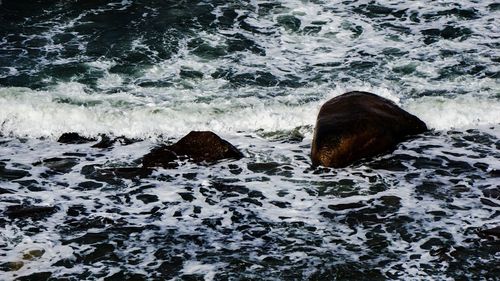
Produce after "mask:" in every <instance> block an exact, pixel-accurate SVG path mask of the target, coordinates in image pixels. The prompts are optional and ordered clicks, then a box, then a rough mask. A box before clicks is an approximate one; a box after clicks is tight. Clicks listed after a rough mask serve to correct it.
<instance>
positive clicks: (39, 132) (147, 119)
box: [0, 81, 500, 137]
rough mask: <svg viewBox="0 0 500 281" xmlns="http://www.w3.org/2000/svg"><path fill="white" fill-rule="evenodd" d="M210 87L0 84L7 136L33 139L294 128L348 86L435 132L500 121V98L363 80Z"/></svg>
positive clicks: (311, 122) (306, 123)
mask: <svg viewBox="0 0 500 281" xmlns="http://www.w3.org/2000/svg"><path fill="white" fill-rule="evenodd" d="M212 86H213V87H215V88H212V89H210V88H208V89H203V88H202V89H199V90H189V89H178V90H176V89H159V88H155V89H135V90H134V91H133V92H119V93H116V94H104V93H103V94H99V93H87V92H89V89H87V88H86V87H85V86H84V85H82V84H79V83H74V82H73V83H64V84H59V85H58V86H57V87H54V88H53V89H52V90H48V91H34V90H30V89H26V88H0V106H1V108H2V109H3V110H2V111H1V112H0V124H1V127H0V129H1V132H2V133H3V134H10V135H14V136H30V137H57V136H58V135H60V134H62V133H64V132H72V131H75V132H79V133H82V134H84V135H89V136H90V135H97V134H100V133H110V134H114V135H125V136H129V137H153V136H157V135H160V134H166V135H169V136H180V135H183V134H185V133H187V132H189V131H190V130H213V131H216V132H221V133H229V134H235V133H237V132H253V131H256V130H264V131H277V130H291V129H293V128H295V127H298V126H311V125H314V123H315V119H316V115H317V112H318V110H319V107H320V106H321V104H323V103H324V102H325V101H327V100H328V99H330V98H332V97H334V96H337V95H340V94H342V93H344V92H347V91H350V90H364V91H370V92H374V93H377V94H379V95H381V96H383V97H385V98H388V99H390V100H393V101H394V102H396V103H397V104H402V106H403V108H405V109H407V110H409V111H410V112H411V113H413V114H415V115H417V116H419V117H420V118H421V119H423V120H424V121H425V122H426V123H427V124H428V125H429V126H430V127H431V128H434V129H438V130H445V129H450V128H470V127H474V126H479V125H489V124H497V123H498V122H499V120H500V102H498V101H496V100H494V99H490V98H487V97H483V96H479V97H478V96H473V95H464V96H459V97H450V98H446V97H423V98H417V99H409V100H405V101H404V102H401V97H400V96H398V95H396V94H395V93H394V91H393V90H389V89H388V88H385V87H372V86H369V85H367V84H359V85H357V86H356V85H351V86H337V87H336V88H333V89H329V88H328V87H326V85H323V86H318V87H316V88H299V89H290V92H289V93H288V94H285V95H283V96H281V97H279V98H273V99H269V98H266V97H265V93H266V91H267V92H271V91H273V90H274V89H267V88H260V89H259V88H242V89H239V90H238V91H237V92H236V93H235V92H231V93H229V90H227V89H226V90H223V89H221V88H219V86H220V85H219V84H217V81H214V84H213V85H212ZM218 91H220V92H218ZM161 93H163V95H162V94H161ZM139 94H140V95H139ZM141 95H142V96H141ZM318 96H321V98H317V97H318ZM309 99H312V101H311V100H309ZM304 100H305V102H304Z"/></svg>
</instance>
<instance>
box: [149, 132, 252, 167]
mask: <svg viewBox="0 0 500 281" xmlns="http://www.w3.org/2000/svg"><path fill="white" fill-rule="evenodd" d="M183 156H184V157H187V158H189V160H191V161H193V162H195V163H201V162H208V163H211V162H215V161H218V160H222V159H228V158H234V159H240V158H242V157H243V154H242V153H241V152H240V151H239V150H238V149H237V148H236V147H234V146H233V145H232V144H230V143H229V142H228V141H226V140H223V139H221V138H220V137H219V136H218V135H216V134H215V133H213V132H210V131H191V132H190V133H189V134H187V135H186V136H185V137H183V138H182V139H180V140H179V141H178V142H177V143H175V144H173V145H169V146H162V147H158V148H155V149H153V150H151V152H150V153H148V154H146V155H145V156H144V158H143V160H142V164H143V167H164V168H175V167H177V164H176V163H175V160H177V159H179V158H180V157H183Z"/></svg>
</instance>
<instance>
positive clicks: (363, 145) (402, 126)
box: [311, 92, 427, 168]
mask: <svg viewBox="0 0 500 281" xmlns="http://www.w3.org/2000/svg"><path fill="white" fill-rule="evenodd" d="M425 131H427V126H426V125H425V123H424V122H423V121H421V120H420V119H418V118H417V117H416V116H413V115H411V114H410V113H408V112H406V111H404V110H403V109H401V108H399V107H398V106H397V105H396V104H395V103H393V102H392V101H389V100H387V99H385V98H382V97H380V96H377V95H374V94H371V93H367V92H349V93H345V94H343V95H340V96H338V97H335V98H333V99H331V100H329V101H327V102H326V103H325V104H324V105H323V106H322V107H321V109H320V111H319V114H318V118H317V121H316V127H315V132H314V137H313V141H312V150H311V159H312V162H313V164H314V165H322V166H326V167H336V168H338V167H345V166H348V165H349V164H352V163H353V162H355V161H357V160H360V159H363V158H368V157H373V156H375V155H378V154H381V153H384V152H387V151H388V150H390V149H393V148H394V147H395V146H396V144H398V143H399V142H401V141H403V140H405V139H406V138H407V137H408V136H411V135H416V134H420V133H423V132H425Z"/></svg>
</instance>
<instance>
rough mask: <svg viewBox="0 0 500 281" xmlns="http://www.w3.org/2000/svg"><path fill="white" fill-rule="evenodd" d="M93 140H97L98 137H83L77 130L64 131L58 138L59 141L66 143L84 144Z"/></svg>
mask: <svg viewBox="0 0 500 281" xmlns="http://www.w3.org/2000/svg"><path fill="white" fill-rule="evenodd" d="M92 141H96V139H94V138H87V137H83V136H80V135H79V134H78V133H75V132H72V133H64V134H62V135H61V136H60V137H59V139H58V140H57V142H60V143H66V144H82V143H88V142H92Z"/></svg>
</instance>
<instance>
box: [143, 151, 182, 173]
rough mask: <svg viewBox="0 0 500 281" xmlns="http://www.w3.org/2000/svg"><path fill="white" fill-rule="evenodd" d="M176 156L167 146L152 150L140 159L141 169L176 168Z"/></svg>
mask: <svg viewBox="0 0 500 281" xmlns="http://www.w3.org/2000/svg"><path fill="white" fill-rule="evenodd" d="M175 160H177V155H176V154H175V153H174V152H173V151H171V150H170V149H169V146H161V147H157V148H153V149H152V150H151V151H150V152H149V153H148V154H146V155H144V157H143V158H142V166H143V167H145V168H146V167H162V168H165V169H172V168H176V167H177V166H178V165H177V163H175Z"/></svg>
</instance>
